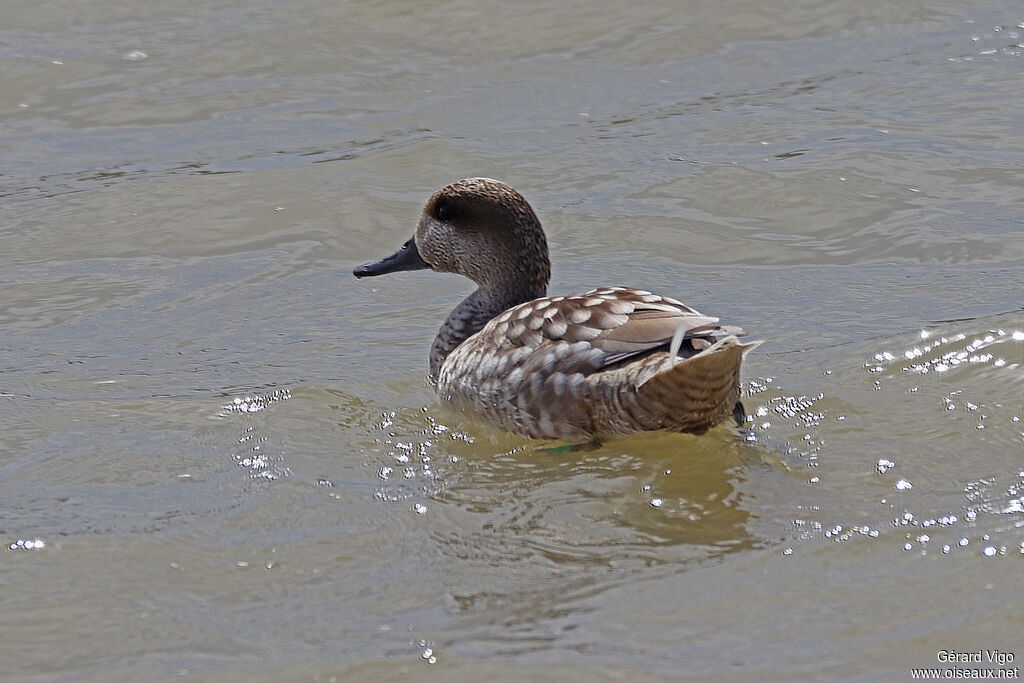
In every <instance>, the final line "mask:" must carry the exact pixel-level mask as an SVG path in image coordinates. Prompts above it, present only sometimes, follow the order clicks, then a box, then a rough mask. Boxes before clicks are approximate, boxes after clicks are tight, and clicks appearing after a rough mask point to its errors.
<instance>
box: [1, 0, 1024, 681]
mask: <svg viewBox="0 0 1024 683" xmlns="http://www.w3.org/2000/svg"><path fill="white" fill-rule="evenodd" d="M3 12H4V21H3V22H2V28H0V79H2V82H3V83H4V87H3V88H0V136H2V137H0V144H2V148H3V158H4V163H3V169H2V171H0V197H2V198H3V205H4V220H3V221H2V227H0V240H2V245H3V247H2V249H0V286H2V288H3V293H4V296H3V298H2V302H0V331H2V336H0V364H2V368H3V373H2V375H0V401H2V404H3V409H2V410H0V430H2V433H3V434H4V438H3V440H2V442H0V443H2V446H0V501H2V502H0V548H5V549H6V550H0V562H2V571H0V606H2V609H0V674H2V675H4V676H5V677H8V678H17V679H26V678H30V679H33V680H34V679H70V678H74V679H84V680H89V679H91V680H107V679H110V678H114V677H117V678H126V679H139V678H167V677H171V676H176V675H186V676H191V677H194V678H199V679H209V678H214V679H217V678H256V679H267V680H274V679H282V678H286V679H303V678H317V677H319V678H330V677H332V676H337V677H340V678H361V679H393V678H395V677H411V678H424V677H426V678H434V679H438V680H441V679H444V680H447V679H450V678H453V677H455V678H463V679H482V678H488V679H500V680H521V679H524V678H526V679H529V678H543V677H551V676H570V675H575V676H580V677H586V678H597V679H601V678H612V679H614V678H619V677H624V676H630V677H633V676H635V675H636V674H637V673H642V674H643V675H644V676H645V677H647V678H651V679H678V678H706V677H715V678H722V677H727V678H756V677H763V676H766V675H767V676H775V677H781V678H793V677H810V678H844V679H849V678H854V679H877V678H893V677H905V676H907V675H908V673H909V669H910V668H911V667H931V666H950V665H944V664H942V663H941V662H939V661H938V656H939V655H938V653H939V652H940V651H941V650H944V649H945V650H956V651H961V652H963V651H968V650H976V649H979V648H985V649H990V650H995V649H998V650H1000V651H1002V652H1010V653H1014V654H1015V655H1016V657H1017V658H1018V659H1020V658H1022V657H1024V647H1022V645H1024V642H1022V639H1021V636H1020V595H1021V593H1020V585H1021V580H1022V578H1024V570H1022V566H1024V565H1022V560H1024V545H1022V544H1024V530H1022V529H1024V505H1022V495H1024V458H1022V457H1021V455H1022V450H1024V449H1022V445H1024V370H1022V367H1024V338H1022V337H1024V312H1022V308H1021V289H1022V279H1024V274H1022V271H1021V267H1020V263H1021V261H1022V259H1024V239H1022V238H1021V224H1022V212H1021V200H1022V190H1021V187H1022V185H1024V174H1022V172H1021V169H1022V168H1024V152H1022V150H1024V115H1022V113H1021V108H1020V99H1019V97H1017V96H1016V93H1017V92H1019V91H1020V83H1021V73H1022V72H1021V68H1022V66H1024V47H1022V44H1024V28H1022V26H1021V25H1022V24H1024V11H1022V9H1021V8H1020V7H1019V6H1017V5H1016V4H1015V3H1010V2H1005V1H1004V2H972V3H959V2H956V3H954V2H946V3H923V2H910V3H901V4H900V5H899V6H898V7H893V6H892V5H891V3H881V2H862V3H841V2H830V3H820V2H819V3H797V4H794V3H785V2H766V3H758V4H756V5H750V4H749V3H721V2H714V3H710V2H709V3H699V4H695V5H693V6H691V7H688V8H687V9H686V10H685V11H682V10H680V9H679V8H678V7H677V6H676V4H675V3H664V4H661V3H643V4H640V5H636V4H633V5H629V6H624V5H622V4H621V3H605V2H598V3H591V4H590V5H588V6H587V7H585V8H583V7H575V6H568V5H567V6H565V7H558V6H549V5H546V4H537V5H535V6H530V7H524V6H522V5H507V6H500V7H488V8H486V9H481V8H480V7H479V5H478V4H477V3H468V2H460V1H455V2H449V3H433V4H424V5H417V6H415V7H410V6H406V5H403V4H400V3H397V4H396V3H387V2H376V3H337V4H327V5H325V4H323V3H311V2H280V3H273V4H271V3H263V4H259V3H257V4H248V5H241V4H238V3H232V2H210V3H205V4H203V5H202V6H200V7H197V8H194V9H192V10H191V11H189V12H182V11H180V10H178V9H173V10H171V9H167V8H165V7H164V6H162V5H159V4H155V3H145V2H143V3H132V4H131V5H120V4H117V3H113V4H111V3H96V2H92V1H91V0H90V1H88V2H77V3H49V4H46V3H43V4H40V3H16V4H9V6H7V7H5V8H4V10H3ZM473 175H488V176H493V177H497V178H500V179H502V180H505V181H507V182H509V183H511V184H512V185H513V186H515V187H516V188H518V189H519V190H520V191H522V192H523V193H524V194H525V195H526V197H527V198H528V199H529V200H530V201H531V203H532V204H533V206H534V208H535V209H536V210H537V212H538V214H539V215H540V217H541V220H542V221H543V222H544V224H545V226H546V228H547V231H548V235H549V240H550V243H551V247H552V257H553V266H554V279H553V283H552V288H551V289H552V292H553V293H569V292H574V291H580V290H583V289H586V288H590V287H593V286H599V285H612V284H622V285H629V286H640V287H645V288H649V289H653V290H655V291H658V292H661V293H664V294H667V295H671V296H676V297H678V298H681V299H683V300H684V301H686V302H687V303H690V304H692V305H694V306H696V307H697V308H699V309H701V310H702V311H705V312H707V313H709V314H713V315H718V316H721V317H722V318H723V319H726V320H728V321H729V322H732V323H736V324H740V325H742V326H743V327H745V328H746V329H747V330H749V331H751V332H752V334H753V335H754V336H755V337H757V338H764V339H767V340H768V341H767V343H766V344H765V345H764V346H762V347H761V348H759V349H758V350H757V351H756V352H755V353H754V354H752V355H751V356H750V357H748V361H747V363H746V365H745V371H746V375H745V378H744V386H745V390H746V392H747V394H748V397H747V399H746V404H747V408H748V412H750V413H751V416H752V418H753V421H752V423H751V429H750V434H749V438H745V437H743V436H740V435H736V434H734V433H732V432H730V431H728V430H719V431H715V432H713V433H712V434H709V435H707V436H705V437H701V438H692V437H685V436H671V435H647V436H640V437H636V438H630V439H623V440H620V441H615V442H612V443H609V444H607V445H605V446H604V447H603V448H601V449H599V450H597V451H593V452H588V453H582V454H569V455H564V454H563V455H552V454H550V453H547V452H544V451H542V450H539V448H538V444H536V443H534V442H529V441H526V440H523V439H520V438H518V437H515V436H511V435H507V434H503V433H500V432H496V431H494V430H492V429H490V428H488V427H486V426H484V425H479V424H475V423H473V422H472V421H468V420H465V419H463V418H461V417H460V416H457V415H451V414H448V413H445V412H444V411H443V410H441V409H440V408H439V407H437V406H435V405H434V404H433V402H432V393H431V390H430V389H429V388H428V387H427V386H426V385H425V383H424V373H425V367H426V352H427V348H428V345H429V342H430V339H431V338H432V335H433V334H434V332H435V331H436V328H437V326H438V325H439V324H440V322H441V320H442V319H443V317H444V315H445V314H446V313H447V311H448V310H450V308H451V307H452V306H454V304H455V303H456V302H457V301H458V299H459V298H460V297H462V296H464V295H465V294H466V293H467V292H468V291H469V289H470V285H469V283H468V282H467V281H464V280H460V279H459V278H456V277H448V276H440V275H437V274H433V273H403V274H399V275H395V276H392V277H388V278H378V279H374V280H373V281H365V282H364V281H356V280H354V279H353V278H352V277H351V276H350V274H349V273H350V271H351V267H352V266H353V265H356V264H358V263H361V262H364V261H367V260H370V259H372V258H376V257H379V256H381V255H384V254H386V253H390V251H391V250H393V249H394V248H396V247H397V246H399V245H400V244H401V243H402V242H404V241H405V240H406V239H407V238H408V236H409V235H410V234H411V231H412V229H413V226H414V224H415V220H416V217H417V215H418V212H419V209H420V207H421V204H422V202H423V201H424V200H425V198H426V197H427V196H429V194H430V193H431V192H432V191H433V190H435V189H436V188H438V187H440V186H441V185H443V184H445V183H447V182H451V181H452V180H456V179H458V178H461V177H466V176H473ZM983 666H985V665H983ZM992 666H995V667H999V666H1000V665H999V664H993V665H992ZM1002 666H1003V667H1004V668H1005V667H1012V666H1019V663H1017V662H1008V663H1004V664H1003V665H1002Z"/></svg>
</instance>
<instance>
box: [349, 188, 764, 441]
mask: <svg viewBox="0 0 1024 683" xmlns="http://www.w3.org/2000/svg"><path fill="white" fill-rule="evenodd" d="M426 268H430V269H433V270H435V271H438V272H443V273H459V274H461V275H465V276H466V277H468V278H470V279H471V280H473V281H474V282H475V283H476V284H477V289H476V291H474V292H473V293H472V294H470V295H469V296H468V297H466V299H465V300H464V301H463V302H462V303H460V304H459V305H458V306H456V307H455V309H454V310H453V311H452V312H451V313H450V314H449V315H448V318H447V320H445V321H444V324H443V325H442V326H441V329H440V330H439V331H438V333H437V337H436V338H435V339H434V343H433V345H432V346H431V348H430V379H431V381H432V382H433V383H435V385H436V389H437V393H438V396H439V397H440V398H441V399H442V400H443V401H447V402H450V403H452V404H453V405H454V406H456V407H457V408H470V409H473V410H474V411H476V412H477V413H479V414H481V415H482V416H484V417H485V418H487V419H489V420H491V421H492V422H494V423H496V424H497V425H499V426H500V427H502V428H504V429H506V430H509V431H514V432H518V433H520V434H523V435H525V436H529V437H532V438H536V439H562V440H576V439H594V440H600V439H602V438H605V437H607V436H609V435H613V434H625V433H628V432H634V431H652V430H659V429H664V430H670V431H675V432H687V433H692V434H703V433H704V432H706V431H708V429H710V428H711V427H713V426H715V425H716V424H718V423H719V422H721V421H723V420H725V419H726V418H727V417H729V416H730V415H733V416H734V417H735V418H736V419H737V420H738V421H739V420H741V419H742V417H743V407H742V404H741V403H740V402H739V398H740V389H739V374H740V363H741V361H742V359H743V356H744V355H745V354H746V353H747V352H749V351H750V350H751V349H753V348H754V347H756V346H757V345H758V344H760V343H761V342H748V343H741V342H740V341H739V340H738V339H737V337H739V336H742V335H743V334H744V332H743V330H742V329H740V328H739V327H735V326H729V325H719V324H718V318H712V317H709V316H705V315H702V314H701V313H698V312H697V311H696V310H694V309H693V308H690V307H689V306H687V305H685V304H683V303H681V302H679V301H676V300H675V299H671V298H669V297H665V296H660V295H658V294H652V293H651V292H648V291H644V290H640V289H631V288H627V287H602V288H599V289H593V290H591V291H589V292H586V293H584V294H579V295H574V296H553V297H549V296H546V295H547V286H548V280H549V279H550V278H551V267H550V262H549V260H548V245H547V240H546V238H545V237H544V231H543V230H542V229H541V225H540V221H539V220H538V219H537V216H536V214H535V213H534V212H533V209H532V208H531V207H530V205H529V204H528V203H527V202H526V200H525V199H524V198H523V196H522V195H521V194H519V193H518V192H516V191H515V190H514V189H512V188H511V187H509V186H508V185H506V184H505V183H502V182H499V181H497V180H493V179H490V178H467V179H465V180H460V181H458V182H456V183H452V184H451V185H448V186H447V187H443V188H441V189H440V190H438V191H437V192H435V193H434V194H433V195H432V196H431V197H430V199H429V200H427V203H426V206H425V207H424V209H423V214H422V215H421V217H420V220H419V224H418V225H417V226H416V233H415V235H414V236H413V237H412V238H410V239H409V241H407V242H406V243H405V244H404V245H403V246H402V248H401V249H399V250H398V251H397V252H395V253H394V254H392V255H391V256H388V257H387V258H384V259H381V260H380V261H374V262H372V263H367V264H364V265H361V266H359V267H358V268H356V269H355V270H354V271H353V275H355V276H356V277H358V278H361V277H368V276H374V275H383V274H385V273H394V272H398V271H404V270H420V269H426Z"/></svg>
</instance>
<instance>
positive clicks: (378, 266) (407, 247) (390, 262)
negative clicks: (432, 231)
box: [352, 237, 430, 277]
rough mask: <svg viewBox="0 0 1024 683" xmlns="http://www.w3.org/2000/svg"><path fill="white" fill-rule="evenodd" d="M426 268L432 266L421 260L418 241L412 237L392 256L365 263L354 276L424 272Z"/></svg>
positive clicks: (357, 269)
mask: <svg viewBox="0 0 1024 683" xmlns="http://www.w3.org/2000/svg"><path fill="white" fill-rule="evenodd" d="M424 268H430V264H429V263H427V262H426V261H424V260H423V259H422V258H420V250H419V249H417V248H416V239H415V238H413V237H410V238H409V241H408V242H406V243H405V244H403V245H402V248H401V249H399V250H398V251H396V252H395V253H394V254H392V255H391V256H388V257H386V258H382V259H381V260H380V261H371V262H370V263H364V264H363V265H361V266H359V267H358V268H356V269H355V270H353V271H352V274H353V275H355V276H356V277H370V276H372V275H384V274H386V273H398V272H401V271H403V270H423V269H424Z"/></svg>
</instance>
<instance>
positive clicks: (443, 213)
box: [435, 203, 455, 221]
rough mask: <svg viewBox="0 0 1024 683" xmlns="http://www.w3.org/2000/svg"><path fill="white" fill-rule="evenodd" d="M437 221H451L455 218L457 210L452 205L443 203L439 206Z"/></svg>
mask: <svg viewBox="0 0 1024 683" xmlns="http://www.w3.org/2000/svg"><path fill="white" fill-rule="evenodd" d="M435 213H436V214H437V220H439V221H450V220H451V219H452V218H454V217H455V208H454V207H453V206H452V205H451V204H445V203H441V204H438V205H437V210H436V211H435Z"/></svg>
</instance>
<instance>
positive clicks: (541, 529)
mask: <svg viewBox="0 0 1024 683" xmlns="http://www.w3.org/2000/svg"><path fill="white" fill-rule="evenodd" d="M436 414H437V415H444V421H443V422H442V421H441V419H439V418H438V417H436V416H435V414H434V410H433V409H430V410H429V411H425V412H420V413H419V414H416V413H414V412H412V411H407V412H401V411H400V412H398V413H385V414H384V416H383V419H382V421H381V423H380V425H379V430H380V433H382V434H384V435H385V436H383V437H382V438H381V439H380V442H381V446H383V447H384V448H382V449H380V451H379V457H380V458H381V459H382V460H383V462H382V463H381V464H380V466H379V469H378V476H379V477H380V479H382V480H383V484H382V485H381V486H379V487H378V490H377V494H376V495H377V498H378V499H380V500H383V501H389V502H395V503H399V504H400V505H401V506H402V508H403V509H406V508H408V509H411V510H413V512H420V513H425V515H424V517H425V519H426V520H427V521H428V529H429V531H428V532H427V533H428V535H429V538H430V539H431V542H432V546H433V548H434V553H436V559H435V560H434V561H433V562H432V564H434V565H436V567H435V568H436V569H437V571H438V574H439V576H440V579H441V581H442V584H443V586H444V588H443V590H444V591H446V592H447V594H448V595H449V596H450V599H451V601H452V603H453V605H454V607H455V609H456V611H457V612H458V613H459V614H461V615H463V618H464V619H468V620H469V622H470V623H468V624H466V627H468V628H473V629H477V630H479V631H480V632H481V633H483V632H488V633H489V632H490V631H491V629H493V628H495V627H499V628H500V629H501V630H502V633H501V635H499V634H498V633H493V634H491V635H489V636H487V637H489V638H495V639H497V640H498V641H502V642H504V643H505V646H506V647H513V645H514V647H515V648H516V649H517V650H523V649H530V648H534V647H543V646H544V643H545V642H546V639H549V638H550V637H552V636H551V634H550V633H548V631H547V629H548V628H556V627H555V626H554V624H555V622H556V621H557V620H559V619H561V618H564V617H566V616H568V615H570V614H572V613H573V612H574V610H575V609H576V608H577V607H578V606H579V603H580V601H581V600H583V599H585V598H588V597H591V596H594V595H597V594H599V593H602V592H604V591H606V590H608V589H610V588H612V587H614V586H618V585H621V584H623V583H632V582H636V581H646V580H652V579H655V578H657V577H658V576H664V575H666V574H671V573H675V572H679V571H682V570H683V568H684V567H686V566H691V564H692V563H694V562H697V563H703V562H707V561H711V560H714V559H716V558H721V557H723V556H725V555H727V554H729V553H733V552H736V551H743V550H750V549H752V548H756V547H759V546H762V545H764V544H765V543H767V542H768V541H766V540H765V539H761V538H758V537H757V536H756V535H754V534H751V533H750V531H749V529H748V523H749V521H750V519H751V515H752V511H751V509H750V508H749V506H748V501H747V497H746V495H745V494H744V493H743V491H742V487H741V482H742V481H744V479H745V473H746V472H747V471H748V470H749V469H750V468H756V467H762V465H761V463H760V460H759V459H758V458H759V457H760V453H759V449H760V446H759V445H758V444H750V443H748V442H746V441H744V440H743V438H742V437H741V436H738V435H737V434H735V433H734V432H732V431H730V430H728V429H719V430H716V431H714V432H713V433H712V434H711V435H710V436H707V437H703V438H694V437H687V436H680V435H670V434H651V435H636V436H634V437H629V438H625V439H621V440H617V441H613V442H611V443H607V444H604V445H603V446H601V447H600V448H598V449H596V450H593V451H588V452H581V453H552V452H550V451H548V450H546V449H545V448H544V446H545V445H546V444H545V443H544V442H537V441H527V440H525V439H522V438H520V437H517V436H514V435H509V434H505V433H501V432H498V431H496V430H493V429H491V428H490V427H489V426H488V425H475V424H467V425H465V427H463V425H461V424H459V419H458V416H453V415H450V414H446V413H445V412H444V411H443V409H442V410H438V411H437V413H436ZM449 418H451V419H449ZM396 422H397V424H396ZM410 422H413V423H415V424H418V425H419V427H418V429H416V430H415V431H416V432H417V435H416V436H415V437H413V436H410V434H412V433H413V430H412V429H410V427H411V426H412V425H411V424H410ZM450 425H453V426H450ZM454 425H458V426H454ZM395 433H400V434H402V436H401V437H397V436H392V435H393V434H395ZM410 501H412V502H411V505H410ZM431 520H434V521H433V522H431ZM544 624H548V625H547V626H544ZM517 629H521V630H519V631H517Z"/></svg>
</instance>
